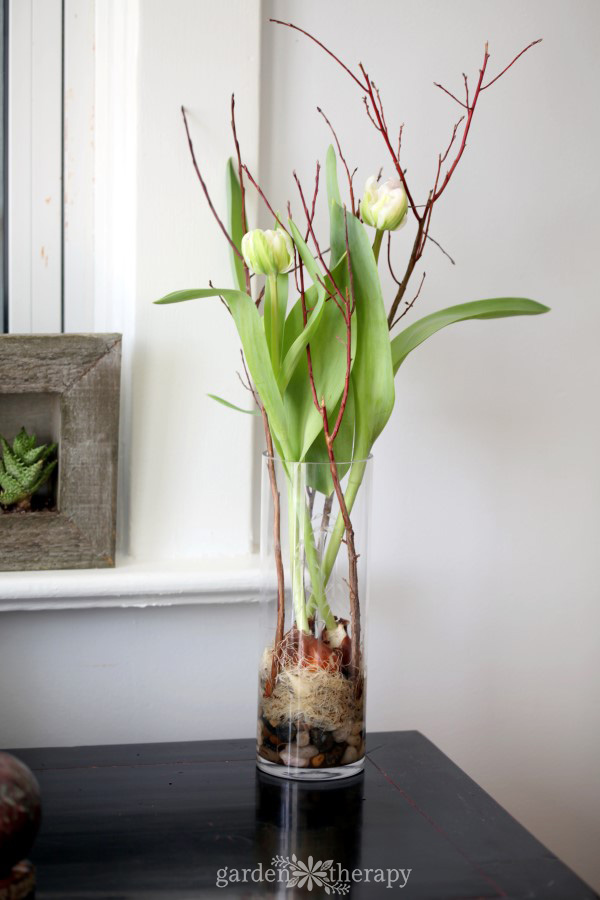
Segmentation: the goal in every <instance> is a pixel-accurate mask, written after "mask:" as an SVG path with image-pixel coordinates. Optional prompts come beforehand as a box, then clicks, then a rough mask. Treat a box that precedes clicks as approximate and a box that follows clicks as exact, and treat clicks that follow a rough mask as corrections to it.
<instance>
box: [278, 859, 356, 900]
mask: <svg viewBox="0 0 600 900" xmlns="http://www.w3.org/2000/svg"><path fill="white" fill-rule="evenodd" d="M272 865H273V866H275V867H276V868H279V869H285V870H287V871H288V872H289V876H290V877H289V878H288V881H287V887H288V888H293V887H299V888H303V887H305V888H306V889H307V890H309V891H312V889H313V887H316V888H323V890H324V891H325V893H326V894H347V893H348V891H349V890H350V885H349V884H347V883H346V882H340V881H335V879H333V877H332V872H331V867H332V865H333V860H332V859H326V860H324V861H323V860H320V859H319V860H318V861H317V862H315V861H314V859H313V857H312V856H309V857H308V861H307V862H303V861H302V860H301V859H298V857H297V856H296V854H295V853H292V855H291V857H289V856H274V857H273V861H272Z"/></svg>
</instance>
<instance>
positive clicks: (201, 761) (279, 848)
mask: <svg viewBox="0 0 600 900" xmlns="http://www.w3.org/2000/svg"><path fill="white" fill-rule="evenodd" d="M367 746H368V757H367V762H366V767H365V772H364V775H361V776H357V777H356V778H354V779H352V782H350V781H348V782H345V783H344V782H342V783H338V786H335V785H332V784H329V785H324V786H322V787H320V786H318V785H305V784H301V783H298V782H291V781H280V780H278V779H274V778H271V777H269V776H265V775H262V774H261V773H258V772H257V771H256V769H255V761H254V742H253V741H251V740H241V741H239V740H238V741H203V742H198V743H176V744H140V745H123V746H106V747H78V748H54V749H35V750H32V749H29V750H16V751H12V752H14V753H15V755H17V756H19V758H20V759H22V760H23V761H24V762H26V763H27V764H28V765H29V766H30V767H31V768H32V769H33V770H34V771H35V774H36V776H37V778H38V780H39V782H40V785H41V788H42V798H43V811H44V813H43V816H44V817H43V824H42V828H41V831H40V835H39V837H38V840H37V841H36V844H35V847H34V849H33V851H32V853H31V858H32V860H33V861H34V862H35V864H36V866H37V871H38V892H37V894H36V897H37V900H100V898H102V900H195V898H201V900H205V898H209V897H227V896H228V895H231V896H236V897H251V898H255V897H273V896H280V897H287V898H290V897H300V896H311V897H321V896H322V897H325V896H327V893H326V891H325V890H324V888H323V887H322V886H321V887H319V886H318V885H317V884H316V883H313V890H312V892H311V893H310V894H309V893H307V886H308V885H307V884H305V885H304V886H302V889H301V885H300V883H299V884H298V886H297V887H287V886H286V884H285V880H283V881H280V880H276V881H267V880H266V879H267V878H275V879H280V878H284V876H285V877H288V876H289V873H290V871H291V870H290V868H288V867H287V864H286V862H285V861H286V860H288V859H289V860H291V861H292V862H293V859H292V854H295V855H296V858H297V860H298V861H302V862H303V863H305V864H308V862H309V857H311V856H312V857H313V866H314V863H316V862H317V861H319V860H333V863H332V865H331V867H330V869H329V870H328V876H329V881H332V880H333V879H337V881H336V884H335V891H334V890H332V888H331V887H330V888H329V890H330V892H331V893H330V896H334V895H338V896H343V895H344V894H343V893H342V892H343V891H344V890H345V891H346V893H345V896H349V897H353V898H354V897H357V898H371V897H377V896H387V897H390V896H394V894H393V893H392V894H390V889H388V887H387V885H388V883H390V882H391V883H392V885H393V888H395V889H396V890H398V888H399V887H400V885H401V884H402V882H403V881H404V880H405V879H407V880H406V884H405V887H403V888H401V890H402V894H401V895H400V896H402V898H403V900H404V898H413V900H417V898H418V900H459V898H460V900H467V898H473V900H475V898H485V900H487V898H514V900H517V898H518V900H525V898H536V900H538V898H543V900H545V898H555V900H584V898H585V900H587V898H597V897H598V895H597V894H595V893H594V892H593V891H592V889H591V888H589V887H588V886H587V885H586V884H584V882H582V881H581V880H580V879H579V878H577V876H576V875H575V874H574V873H573V872H572V871H571V870H570V869H568V868H567V867H566V866H565V865H564V864H563V863H562V862H561V861H560V860H559V859H557V858H556V857H555V856H554V855H553V854H552V853H550V851H549V850H547V849H546V848H545V847H544V846H543V845H542V844H540V843H539V841H537V840H536V839H535V838H534V837H533V836H532V835H531V834H530V833H529V832H528V831H526V830H525V829H524V828H523V827H522V826H521V825H519V824H518V823H517V822H516V821H515V820H514V819H513V818H512V817H511V816H510V815H509V814H508V813H507V812H506V811H505V810H504V809H502V807H500V806H499V805H498V804H497V803H496V802H495V801H494V800H492V798H491V797H490V796H489V795H488V794H486V793H485V792H484V791H483V790H482V789H481V788H480V787H478V785H477V784H475V782H474V781H472V780H471V779H470V778H469V777H468V776H467V775H465V773H464V772H462V771H461V769H459V768H458V767H457V766H456V765H454V763H453V762H451V760H449V759H448V757H446V756H445V755H444V754H443V753H442V752H441V751H440V750H438V749H437V747H435V746H434V745H433V744H432V743H431V742H430V741H429V740H427V738H425V737H424V736H423V735H421V734H419V733H418V732H415V731H407V732H390V733H380V734H372V735H370V736H369V740H368V745H367ZM557 814H558V811H557ZM274 861H275V862H274ZM260 866H262V869H261V868H260ZM225 867H227V871H226V876H225V875H223V872H221V875H222V876H223V877H226V878H227V882H226V886H225V887H221V888H219V887H218V886H217V876H218V873H219V870H223V869H225ZM243 869H246V870H248V871H247V872H246V873H243V872H242V870H243ZM409 869H410V873H408V875H407V872H406V870H409ZM284 870H285V871H284ZM345 870H347V872H346V871H345ZM358 870H360V871H358ZM388 870H389V871H388ZM399 870H405V872H404V874H401V873H400V871H399ZM390 872H391V874H390ZM269 873H270V874H269ZM279 873H281V874H279ZM379 873H381V874H379ZM394 873H396V874H394ZM292 875H293V872H292ZM259 877H260V878H262V881H258V878H259ZM235 878H238V879H240V880H239V881H237V882H236V881H235V880H234V879H235ZM244 878H245V879H246V881H245V883H244V882H243V881H242V879H244ZM340 878H341V881H340V880H339V879H340ZM359 878H360V879H361V880H360V881H359V880H358V879H359ZM367 878H368V882H367V881H366V879H367ZM380 878H383V879H384V881H383V882H382V881H379V880H377V881H375V880H374V879H380ZM252 879H254V880H252ZM346 879H348V880H346ZM328 883H329V882H328ZM393 888H392V889H393ZM396 896H397V894H396Z"/></svg>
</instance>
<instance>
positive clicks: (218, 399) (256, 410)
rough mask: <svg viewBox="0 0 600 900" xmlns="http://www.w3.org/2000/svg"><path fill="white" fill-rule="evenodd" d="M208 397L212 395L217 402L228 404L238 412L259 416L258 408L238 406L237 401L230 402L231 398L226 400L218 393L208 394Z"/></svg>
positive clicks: (229, 407) (212, 398) (228, 406)
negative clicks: (218, 395)
mask: <svg viewBox="0 0 600 900" xmlns="http://www.w3.org/2000/svg"><path fill="white" fill-rule="evenodd" d="M206 396H207V397H210V399H211V400H216V401H217V403H221V404H222V405H223V406H226V407H227V408H228V409H234V410H235V411H236V412H241V413H245V414H246V415H247V416H259V415H260V411H259V410H258V409H242V407H241V406H236V405H235V403H230V402H229V400H224V399H223V397H217V395H216V394H207V395H206Z"/></svg>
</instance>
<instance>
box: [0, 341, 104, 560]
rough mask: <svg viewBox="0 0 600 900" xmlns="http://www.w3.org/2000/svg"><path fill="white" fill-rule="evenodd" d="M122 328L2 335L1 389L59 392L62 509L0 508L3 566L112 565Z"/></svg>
mask: <svg viewBox="0 0 600 900" xmlns="http://www.w3.org/2000/svg"><path fill="white" fill-rule="evenodd" d="M120 377H121V335H120V334H58V335H44V334H40V335H13V334H11V335H2V336H0V394H13V395H14V394H28V393H36V394H45V393H50V394H58V395H59V402H60V418H61V423H60V436H59V447H58V454H59V464H58V503H57V506H58V509H57V510H56V511H43V512H29V513H23V514H3V513H1V512H0V571H5V572H6V571H21V570H32V569H88V568H89V569H91V568H108V567H112V566H114V564H115V543H116V505H117V463H118V435H119V395H120Z"/></svg>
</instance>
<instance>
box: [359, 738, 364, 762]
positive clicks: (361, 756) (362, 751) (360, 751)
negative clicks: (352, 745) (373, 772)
mask: <svg viewBox="0 0 600 900" xmlns="http://www.w3.org/2000/svg"><path fill="white" fill-rule="evenodd" d="M364 755H365V742H364V741H361V742H360V747H359V748H358V758H359V759H362V758H363V756H364Z"/></svg>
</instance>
